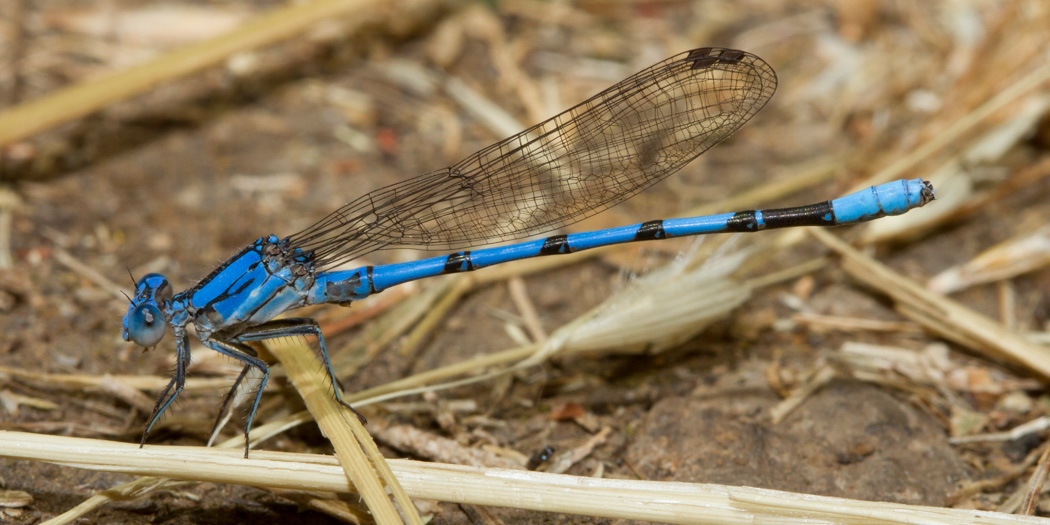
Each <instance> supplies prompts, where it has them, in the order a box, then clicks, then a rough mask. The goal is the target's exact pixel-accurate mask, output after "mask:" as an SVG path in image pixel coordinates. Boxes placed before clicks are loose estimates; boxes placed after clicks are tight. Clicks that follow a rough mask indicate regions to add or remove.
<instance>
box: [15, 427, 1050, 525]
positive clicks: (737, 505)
mask: <svg viewBox="0 0 1050 525" xmlns="http://www.w3.org/2000/svg"><path fill="white" fill-rule="evenodd" d="M0 456H3V457H8V458H13V459H22V460H35V461H46V462H50V463H58V464H64V465H68V466H74V467H78V468H86V469H91V470H98V471H106V472H123V473H127V474H131V475H139V476H160V477H167V478H174V479H183V480H193V481H209V482H214V483H237V484H242V485H250V486H255V487H268V488H279V489H293V490H315V491H327V492H340V493H347V492H348V491H349V490H351V486H350V485H349V484H348V483H347V481H346V474H345V473H344V472H343V470H342V468H341V467H340V465H339V462H338V460H337V459H336V458H334V457H331V456H323V455H311V454H293V453H287V452H263V451H257V452H254V453H252V457H251V458H250V459H244V458H243V457H242V455H241V452H240V450H237V449H233V450H220V449H214V448H205V447H173V446H150V447H147V448H144V449H139V448H138V447H137V446H136V445H132V444H128V443H114V442H110V441H101V440H93V439H82V438H70V437H60V436H47V435H40V434H29V433H24V432H0ZM389 463H390V466H391V468H392V470H393V472H394V474H395V475H396V476H397V478H398V479H399V480H400V481H401V483H402V485H403V486H404V487H405V491H406V492H407V493H408V495H409V496H411V497H414V498H426V499H436V500H440V501H448V502H456V503H465V504H473V505H491V506H501V507H513V508H521V509H528V510H538V511H544V512H560V513H571V514H579V515H587V516H601V517H607V518H620V519H637V520H648V521H658V522H663V523H711V524H715V523H718V524H730V525H732V524H740V525H754V524H762V523H768V524H777V525H791V524H797V525H810V524H812V523H816V522H819V523H828V524H843V525H859V524H870V523H883V524H887V525H889V524H914V523H924V524H945V525H971V524H973V525H976V524H981V525H993V524H1003V525H1008V524H1014V525H1015V524H1023V523H1031V524H1036V523H1045V522H1046V520H1044V519H1041V518H1034V517H1030V516H1017V515H1010V514H1003V513H998V512H988V511H979V510H972V509H950V508H938V507H926V506H919V505H902V504H897V503H884V502H873V501H858V500H849V499H844V498H832V497H825V496H813V495H808V494H795V493H790V492H783V491H775V490H767V489H756V488H749V487H731V486H724V485H713V484H699V483H681V482H670V481H637V480H622V479H598V478H586V477H579V476H569V475H565V474H549V473H543V472H529V471H521V470H506V469H486V468H479V467H466V466H461V465H446V464H436V463H423V462H419V461H411V460H391V461H390V462H389Z"/></svg>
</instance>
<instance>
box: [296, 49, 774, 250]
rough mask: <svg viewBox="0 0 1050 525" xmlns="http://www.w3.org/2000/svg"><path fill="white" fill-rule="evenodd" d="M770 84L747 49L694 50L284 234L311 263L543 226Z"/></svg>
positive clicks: (750, 111) (618, 184)
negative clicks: (309, 254) (447, 164)
mask: <svg viewBox="0 0 1050 525" xmlns="http://www.w3.org/2000/svg"><path fill="white" fill-rule="evenodd" d="M776 84H777V79H776V74H775V73H774V72H773V69H772V68H771V67H770V66H769V64H766V63H765V62H764V61H763V60H762V59H761V58H758V57H757V56H755V55H752V54H750V53H746V52H743V51H737V50H733V49H720V48H701V49H694V50H692V51H688V52H685V53H682V54H680V55H677V56H675V57H672V58H669V59H667V60H665V61H663V62H660V63H659V64H656V65H654V66H652V67H649V68H648V69H645V70H643V71H641V72H639V73H636V74H635V75H633V76H631V77H629V78H627V79H625V80H623V81H621V82H619V83H617V84H616V85H614V86H612V87H610V88H608V89H606V90H605V91H602V92H601V93H599V94H597V95H595V96H594V97H592V98H590V99H589V100H587V101H585V102H583V103H581V104H579V105H577V106H576V107H574V108H572V109H569V110H567V111H565V112H563V113H561V114H559V115H557V116H555V117H553V118H551V119H548V120H546V121H544V122H542V123H540V124H537V125H535V126H533V127H531V128H529V129H526V130H525V131H522V132H521V133H518V134H517V135H514V136H512V137H509V138H506V139H504V140H502V141H500V142H497V143H495V144H493V145H491V146H489V147H487V148H485V149H483V150H481V151H478V152H477V153H474V154H473V155H470V156H469V157H467V158H465V159H463V160H462V161H460V162H459V163H457V164H455V165H453V166H450V167H448V168H444V169H440V170H436V171H432V172H429V173H424V174H423V175H420V176H418V177H415V178H412V179H408V180H405V181H402V182H399V183H396V184H392V185H390V186H386V187H384V188H380V189H377V190H375V191H372V192H370V193H367V194H365V195H362V196H361V197H359V198H358V199H356V200H354V201H353V202H350V203H348V204H346V205H344V206H343V207H341V208H339V209H338V210H336V211H334V212H332V213H331V214H329V215H328V216H327V217H325V218H324V219H321V220H320V221H318V222H317V223H316V224H314V225H313V226H310V227H309V228H306V229H305V230H303V231H301V232H299V233H296V234H294V235H291V236H290V237H289V241H290V242H291V244H292V246H294V247H297V248H301V249H303V250H304V251H312V252H313V254H314V257H315V260H316V262H317V266H318V268H321V269H323V268H329V267H333V266H336V265H339V264H341V263H343V262H345V261H348V260H350V259H353V258H356V257H358V256H360V255H363V254H365V253H368V252H371V251H375V250H381V249H384V248H392V247H408V248H419V249H427V250H434V249H442V250H450V251H451V250H460V249H465V248H470V247H476V246H482V245H485V244H491V243H496V242H506V241H511V240H515V239H520V238H523V237H528V236H531V235H536V234H539V233H544V232H548V231H551V230H554V229H557V228H560V227H562V226H565V225H567V224H571V223H573V222H576V221H579V220H582V219H584V218H586V217H590V216H591V215H594V214H596V213H598V212H600V211H603V210H605V209H607V208H609V207H610V206H613V205H615V204H618V203H620V202H623V201H624V200H626V199H628V198H630V197H631V196H633V195H635V194H637V193H638V192H640V191H642V190H643V189H645V188H647V187H649V186H651V185H653V184H655V183H656V182H658V181H660V180H662V179H664V178H665V177H667V176H668V175H670V174H672V173H674V172H676V171H678V170H679V169H680V168H681V167H682V166H684V165H685V164H687V163H688V162H689V161H691V160H693V159H695V158H696V157H697V156H699V155H700V154H701V153H703V152H705V151H707V149H708V148H710V147H711V146H714V145H715V144H718V143H719V142H721V141H723V140H725V138H726V137H728V136H729V135H731V134H732V133H733V132H734V131H736V130H737V129H738V128H740V126H742V125H743V124H744V123H745V122H747V121H748V119H750V118H751V117H752V116H753V115H754V114H755V113H756V112H758V110H760V109H761V108H762V106H764V105H765V104H766V102H767V101H768V100H769V98H770V97H771V96H773V92H774V91H775V90H776Z"/></svg>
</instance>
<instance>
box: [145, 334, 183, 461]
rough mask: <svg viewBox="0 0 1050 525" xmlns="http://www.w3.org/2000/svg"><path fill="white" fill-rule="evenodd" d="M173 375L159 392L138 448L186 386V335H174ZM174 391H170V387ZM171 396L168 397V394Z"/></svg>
mask: <svg viewBox="0 0 1050 525" xmlns="http://www.w3.org/2000/svg"><path fill="white" fill-rule="evenodd" d="M175 336H176V339H175V373H174V375H172V377H171V381H169V382H168V386H166V387H164V390H161V392H160V397H158V398H157V404H156V405H154V406H153V413H152V414H150V416H149V421H148V422H147V423H146V430H144V431H142V440H141V441H139V448H142V447H143V446H145V445H146V438H147V437H148V436H149V433H150V430H152V429H153V425H154V424H156V423H157V420H158V419H160V416H161V415H163V414H164V411H165V410H167V409H168V407H169V406H171V403H172V402H173V401H175V398H176V397H179V394H180V393H181V392H182V387H183V386H185V385H186V367H188V366H189V364H190V343H189V340H188V339H187V338H186V333H185V332H183V333H181V334H180V333H178V332H176V333H175ZM173 386H174V387H175V390H172V387H173ZM169 393H170V394H171V395H170V396H169V395H168V394H169Z"/></svg>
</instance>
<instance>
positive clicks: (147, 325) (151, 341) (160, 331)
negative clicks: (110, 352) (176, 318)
mask: <svg viewBox="0 0 1050 525" xmlns="http://www.w3.org/2000/svg"><path fill="white" fill-rule="evenodd" d="M170 300H171V285H170V284H168V279H167V278H165V277H164V276H163V275H160V274H156V273H151V274H149V275H147V276H145V277H143V278H142V280H141V281H139V282H138V284H136V285H135V297H134V298H132V299H131V304H130V305H128V313H127V314H126V315H125V316H124V340H125V341H134V342H135V343H136V344H138V345H139V346H143V347H145V348H147V349H148V348H151V347H154V346H156V345H157V343H159V342H160V340H161V339H163V338H164V332H166V331H167V328H168V321H167V319H166V318H165V317H164V312H162V311H161V306H162V305H165V304H166V303H167V302H168V301H170Z"/></svg>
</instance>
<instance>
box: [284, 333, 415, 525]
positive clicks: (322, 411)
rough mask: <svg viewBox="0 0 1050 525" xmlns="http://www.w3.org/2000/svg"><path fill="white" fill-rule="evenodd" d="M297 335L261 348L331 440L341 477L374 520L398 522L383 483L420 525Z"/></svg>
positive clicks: (380, 457)
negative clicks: (278, 364) (277, 364)
mask: <svg viewBox="0 0 1050 525" xmlns="http://www.w3.org/2000/svg"><path fill="white" fill-rule="evenodd" d="M303 341H304V340H303V339H302V338H291V337H287V338H281V339H275V340H272V341H268V342H267V343H266V349H267V350H269V351H270V353H271V354H273V356H274V357H276V358H277V360H278V361H280V362H281V364H282V365H284V368H285V371H286V372H287V373H288V378H289V379H291V381H292V384H293V385H295V388H296V390H298V391H299V394H300V395H301V396H302V397H303V401H305V402H306V407H307V408H308V409H309V410H310V413H311V414H313V416H314V419H316V420H317V424H318V425H319V426H320V427H321V431H322V432H323V433H324V434H325V436H327V437H328V439H329V440H330V441H331V442H332V446H333V447H334V448H335V453H336V456H337V457H338V458H339V462H340V464H342V466H343V469H344V471H345V472H346V476H347V477H348V478H349V479H350V481H351V482H352V483H353V484H354V487H355V488H356V490H357V491H358V492H359V493H360V494H361V496H362V497H363V498H364V500H365V503H366V504H367V505H368V508H369V509H370V510H371V512H372V515H373V517H374V518H375V520H376V522H378V523H380V524H393V523H401V522H402V521H401V518H400V517H399V516H398V513H397V510H396V509H395V508H394V506H393V503H392V502H391V501H390V498H389V497H388V496H387V494H386V490H385V489H384V488H383V485H384V484H385V485H386V486H387V487H389V489H390V491H391V492H392V493H393V495H394V499H395V500H396V501H397V503H398V504H399V505H400V506H401V509H402V512H403V513H404V517H405V519H406V521H407V522H408V523H416V524H419V525H422V523H423V522H422V520H421V519H420V518H419V514H418V513H417V512H416V508H415V506H414V505H413V504H412V502H411V500H409V499H408V496H407V495H406V494H405V493H404V490H403V489H402V488H401V486H400V485H399V484H398V481H397V478H395V477H394V475H393V473H392V472H391V471H390V467H389V466H388V465H387V464H386V460H385V459H384V458H383V455H382V454H381V453H380V452H379V448H378V447H377V446H376V444H375V442H374V441H372V436H370V435H369V434H368V431H367V430H365V428H364V426H363V425H362V424H361V422H360V421H358V419H357V416H356V415H354V414H352V413H351V412H350V411H349V410H347V409H346V408H345V407H343V406H342V405H340V404H339V403H338V402H336V401H335V399H333V397H332V394H331V392H330V391H331V389H332V388H333V386H332V385H330V384H328V383H329V381H328V379H327V376H326V375H325V374H324V373H323V372H322V370H323V367H322V365H321V362H320V361H319V360H318V359H317V357H316V356H314V353H313V351H311V350H310V348H309V347H308V346H306V345H303V344H297V343H300V342H303Z"/></svg>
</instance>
